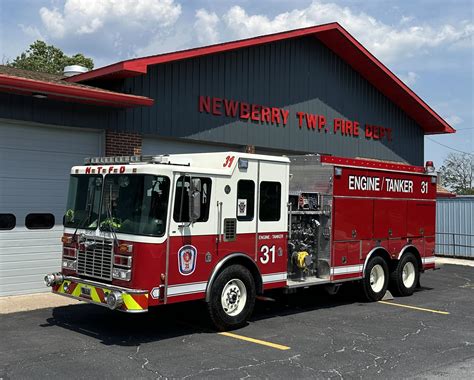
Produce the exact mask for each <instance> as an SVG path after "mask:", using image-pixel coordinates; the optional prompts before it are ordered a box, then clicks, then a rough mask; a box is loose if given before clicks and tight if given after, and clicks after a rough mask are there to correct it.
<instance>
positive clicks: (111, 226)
mask: <svg viewBox="0 0 474 380" xmlns="http://www.w3.org/2000/svg"><path fill="white" fill-rule="evenodd" d="M105 211H106V212H107V218H108V220H109V223H108V226H109V229H110V230H111V232H112V234H113V236H114V244H115V245H116V246H117V247H118V245H119V244H118V239H117V231H116V230H115V227H114V223H115V222H114V216H113V214H112V182H111V183H110V186H109V201H108V203H107V206H106V210H105Z"/></svg>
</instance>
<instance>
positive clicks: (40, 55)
mask: <svg viewBox="0 0 474 380" xmlns="http://www.w3.org/2000/svg"><path fill="white" fill-rule="evenodd" d="M8 65H9V66H13V67H16V68H18V69H25V70H31V71H39V72H43V73H51V74H62V72H63V70H64V67H65V66H69V65H81V66H84V67H87V68H88V69H89V70H91V69H93V68H94V61H93V60H92V59H91V58H87V57H84V55H82V54H80V53H78V54H74V55H72V56H68V55H66V54H64V52H63V51H62V50H61V49H59V48H57V47H55V46H53V45H47V44H46V43H45V42H44V41H40V40H37V41H35V42H34V43H33V44H31V45H30V47H29V48H28V49H27V50H26V51H24V52H23V53H21V54H20V55H19V56H18V57H16V58H15V59H14V60H13V61H12V62H9V63H8Z"/></svg>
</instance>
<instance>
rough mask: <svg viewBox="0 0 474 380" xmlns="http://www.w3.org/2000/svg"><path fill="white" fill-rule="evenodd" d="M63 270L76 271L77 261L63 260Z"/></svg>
mask: <svg viewBox="0 0 474 380" xmlns="http://www.w3.org/2000/svg"><path fill="white" fill-rule="evenodd" d="M63 268H66V269H71V270H76V260H67V259H63Z"/></svg>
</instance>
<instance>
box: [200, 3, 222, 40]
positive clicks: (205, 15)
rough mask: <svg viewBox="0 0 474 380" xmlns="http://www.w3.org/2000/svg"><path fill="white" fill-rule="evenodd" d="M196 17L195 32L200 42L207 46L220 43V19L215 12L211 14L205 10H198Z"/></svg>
mask: <svg viewBox="0 0 474 380" xmlns="http://www.w3.org/2000/svg"><path fill="white" fill-rule="evenodd" d="M195 17H196V22H195V23H194V30H195V31H196V35H197V39H198V41H199V42H200V43H202V44H206V45H209V44H215V43H217V42H219V33H218V25H219V17H218V16H217V15H216V14H215V13H214V12H212V13H211V12H208V11H206V10H205V9H198V10H197V11H196V16H195Z"/></svg>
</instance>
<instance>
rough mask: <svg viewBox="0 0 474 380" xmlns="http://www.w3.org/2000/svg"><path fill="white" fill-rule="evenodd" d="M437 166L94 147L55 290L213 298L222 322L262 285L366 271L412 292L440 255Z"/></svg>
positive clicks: (244, 315) (364, 278)
mask: <svg viewBox="0 0 474 380" xmlns="http://www.w3.org/2000/svg"><path fill="white" fill-rule="evenodd" d="M435 192H436V177H435V175H434V169H433V168H432V165H428V166H427V167H417V166H410V165H405V164H397V163H385V162H380V161H372V160H357V159H346V158H338V157H332V156H320V155H310V156H295V157H276V156H267V155H257V154H246V153H237V152H225V153H199V154H186V155H164V156H131V157H124V156H121V157H98V158H91V159H86V161H85V165H83V166H76V167H73V168H72V169H71V179H70V187H69V197H68V204H67V211H66V213H65V216H64V227H65V228H64V235H63V237H62V242H63V257H62V271H61V272H58V273H51V274H48V275H46V277H45V282H46V284H47V285H48V286H51V287H52V289H53V292H55V293H57V294H61V295H65V296H70V297H74V298H76V299H81V300H84V301H88V302H92V303H96V304H99V305H103V306H108V307H109V308H111V309H114V310H120V311H125V312H145V311H147V310H148V308H149V307H152V306H159V305H164V304H169V303H175V302H183V301H189V300H197V299H203V300H205V301H206V302H207V304H208V309H209V314H210V317H211V319H212V321H213V322H214V324H215V326H216V327H217V328H218V329H220V330H225V329H229V328H235V327H238V326H241V325H242V324H244V323H245V322H246V320H247V319H248V318H249V316H250V314H251V313H252V310H253V307H254V303H255V298H256V296H257V295H258V294H263V293H264V292H265V291H267V290H270V289H275V288H282V289H287V290H289V289H294V288H298V287H308V286H312V285H326V286H331V287H333V289H334V286H338V284H340V283H342V282H345V281H358V282H360V284H361V288H362V293H363V295H364V296H365V298H366V299H367V300H372V301H373V300H379V299H381V298H382V297H383V295H384V294H385V292H386V290H387V287H388V286H389V285H390V287H391V288H392V290H393V291H394V292H396V293H397V294H400V295H410V294H412V293H413V291H414V289H415V287H416V286H417V284H418V280H419V274H420V272H422V271H423V270H425V269H432V268H434V256H433V254H434V224H435V202H434V199H435Z"/></svg>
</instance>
